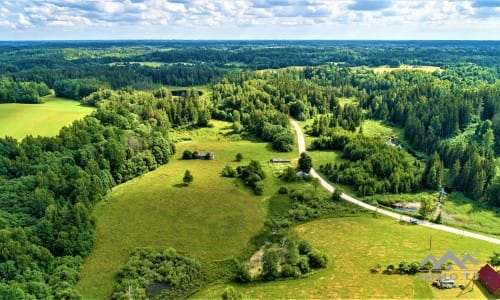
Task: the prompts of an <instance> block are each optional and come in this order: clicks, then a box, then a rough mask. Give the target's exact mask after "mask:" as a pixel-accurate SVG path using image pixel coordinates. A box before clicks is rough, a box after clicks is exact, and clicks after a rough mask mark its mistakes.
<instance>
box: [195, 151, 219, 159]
mask: <svg viewBox="0 0 500 300" xmlns="http://www.w3.org/2000/svg"><path fill="white" fill-rule="evenodd" d="M198 158H199V159H214V158H215V153H214V152H207V151H200V152H198Z"/></svg>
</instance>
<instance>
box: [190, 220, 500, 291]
mask: <svg viewBox="0 0 500 300" xmlns="http://www.w3.org/2000/svg"><path fill="white" fill-rule="evenodd" d="M295 231H296V232H297V233H298V234H299V235H300V237H301V238H304V239H306V240H309V241H310V242H311V243H312V245H313V246H314V247H315V248H317V249H318V250H320V251H322V252H324V253H326V254H327V255H328V257H329V264H328V266H327V268H326V269H322V270H319V271H317V272H315V273H313V274H312V275H310V276H308V277H307V278H305V279H300V280H289V281H277V282H267V283H260V282H255V283H251V284H248V285H234V288H235V289H236V290H237V291H238V292H241V293H242V294H243V297H244V298H252V299H292V298H293V299H336V298H344V299H346V298H391V299H392V298H440V299H451V298H457V294H458V293H459V292H460V290H459V289H451V290H437V289H432V288H431V287H430V283H431V281H425V280H423V279H421V277H419V275H414V276H410V275H383V274H381V273H379V274H372V273H370V269H371V268H373V266H374V265H375V264H377V263H379V264H381V265H382V266H383V267H384V268H385V266H387V265H388V264H398V263H399V262H400V261H402V260H406V261H422V260H423V259H424V258H425V257H426V256H427V255H428V254H429V253H431V252H432V253H433V254H434V255H436V256H442V255H444V254H445V253H446V252H447V251H448V250H451V251H453V252H454V253H455V254H456V255H457V256H463V255H465V253H471V254H472V255H473V256H474V258H476V259H477V260H478V261H479V262H480V264H483V263H485V262H486V260H487V259H488V256H490V255H491V254H492V252H493V251H494V250H495V249H497V245H493V244H489V243H486V242H482V241H477V240H473V239H469V238H462V237H459V236H456V235H452V234H448V233H444V232H438V231H435V230H432V229H428V228H424V227H419V226H408V225H400V224H399V223H397V222H395V221H394V220H392V219H388V218H385V217H380V218H373V217H371V216H362V217H353V218H335V219H324V220H318V221H313V222H309V223H306V224H302V225H299V226H297V227H296V228H295ZM431 236H432V250H429V237H431ZM477 269H479V267H477ZM463 281H464V280H463V279H460V280H457V282H458V283H462V282H463ZM463 283H465V282H463ZM226 286H227V285H223V284H216V285H213V286H210V287H208V288H207V289H205V290H204V291H202V292H200V293H198V294H197V295H195V297H194V298H200V299H202V298H212V299H214V298H218V297H220V295H221V294H222V291H223V289H224V288H225V287H226ZM486 297H488V295H487V294H486V295H485V294H483V291H481V290H480V289H478V288H475V289H474V290H473V291H472V292H468V293H465V294H464V295H463V296H461V297H458V298H477V299H484V298H486ZM490 297H491V296H490Z"/></svg>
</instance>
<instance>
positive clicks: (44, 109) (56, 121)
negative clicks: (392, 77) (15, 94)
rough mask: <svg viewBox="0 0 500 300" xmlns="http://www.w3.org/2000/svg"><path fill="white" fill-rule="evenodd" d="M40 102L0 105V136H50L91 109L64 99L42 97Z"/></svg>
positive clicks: (20, 137)
mask: <svg viewBox="0 0 500 300" xmlns="http://www.w3.org/2000/svg"><path fill="white" fill-rule="evenodd" d="M44 100H45V103H43V104H20V103H5V104H0V136H1V137H4V136H12V137H14V138H16V139H19V140H21V139H23V138H24V137H25V136H27V135H30V134H31V135H33V136H36V135H41V136H54V135H56V134H58V133H59V130H60V129H61V127H63V126H65V125H70V124H71V123H72V122H73V121H74V120H77V119H81V118H83V117H84V116H86V115H87V114H89V113H90V112H92V111H93V108H91V107H87V106H82V105H80V102H78V101H74V100H69V99H65V98H60V97H55V96H46V97H44Z"/></svg>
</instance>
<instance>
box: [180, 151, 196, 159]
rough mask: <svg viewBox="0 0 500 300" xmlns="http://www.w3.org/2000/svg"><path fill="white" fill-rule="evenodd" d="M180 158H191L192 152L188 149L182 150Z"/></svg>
mask: <svg viewBox="0 0 500 300" xmlns="http://www.w3.org/2000/svg"><path fill="white" fill-rule="evenodd" d="M182 159H193V153H192V152H191V151H189V150H184V152H182Z"/></svg>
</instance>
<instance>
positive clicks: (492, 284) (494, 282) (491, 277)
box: [479, 264, 500, 293]
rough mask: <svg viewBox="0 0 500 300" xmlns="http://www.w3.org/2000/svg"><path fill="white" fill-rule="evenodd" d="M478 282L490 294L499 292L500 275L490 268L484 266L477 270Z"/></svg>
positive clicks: (487, 265)
mask: <svg viewBox="0 0 500 300" xmlns="http://www.w3.org/2000/svg"><path fill="white" fill-rule="evenodd" d="M479 280H481V282H482V283H484V284H485V285H486V287H487V288H488V289H489V290H490V291H491V292H492V293H495V292H496V291H498V290H500V274H498V273H497V271H495V269H493V267H492V266H490V265H489V264H486V265H485V266H484V267H482V268H481V270H479Z"/></svg>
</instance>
